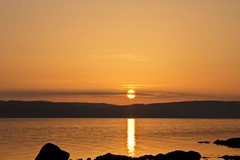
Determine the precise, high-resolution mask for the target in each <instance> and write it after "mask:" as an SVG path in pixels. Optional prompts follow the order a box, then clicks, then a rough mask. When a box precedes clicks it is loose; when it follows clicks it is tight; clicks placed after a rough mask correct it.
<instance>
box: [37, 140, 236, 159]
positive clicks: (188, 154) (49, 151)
mask: <svg viewBox="0 0 240 160" xmlns="http://www.w3.org/2000/svg"><path fill="white" fill-rule="evenodd" d="M198 143H206V144H209V143H210V142H209V141H200V142H198ZM213 143H214V144H216V145H224V146H228V147H231V148H240V138H230V139H227V140H216V141H214V142H213ZM69 157H70V154H69V153H68V152H66V151H64V150H62V149H60V148H59V147H58V146H57V145H55V144H52V143H47V144H45V145H44V146H43V147H42V148H41V150H40V152H39V154H38V155H37V157H36V158H35V160H68V159H69ZM201 158H203V159H208V158H211V157H202V155H201V154H200V153H199V152H196V151H181V150H176V151H172V152H169V153H166V154H162V153H159V154H157V155H144V156H140V157H130V156H124V155H115V154H111V153H107V154H105V155H100V156H97V157H96V158H95V159H94V160H200V159H201ZM218 158H222V159H224V160H240V156H235V155H234V156H229V155H224V156H221V157H218ZM70 160H71V159H70ZM78 160H82V159H78ZM87 160H91V158H87Z"/></svg>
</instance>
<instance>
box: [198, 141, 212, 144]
mask: <svg viewBox="0 0 240 160" xmlns="http://www.w3.org/2000/svg"><path fill="white" fill-rule="evenodd" d="M198 143H201V144H202V143H205V144H209V143H210V142H209V141H199V142H198Z"/></svg>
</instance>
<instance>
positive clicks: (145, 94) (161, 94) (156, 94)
mask: <svg viewBox="0 0 240 160" xmlns="http://www.w3.org/2000/svg"><path fill="white" fill-rule="evenodd" d="M126 94H127V91H123V90H119V91H118V90H115V91H111V90H94V91H39V90H35V91H33V90H31V91H30V90H29V91H1V92H0V98H1V97H9V98H16V97H29V98H34V97H55V96H56V97H58V96H60V97H64V96H79V97H81V96H82V97H103V96H104V97H115V96H126ZM136 95H137V96H138V97H142V98H161V99H162V98H173V99H175V98H184V97H185V98H186V99H187V98H189V97H196V98H197V97H198V98H200V97H201V98H208V99H209V98H211V97H212V98H216V97H214V96H211V95H206V94H198V93H186V92H185V93H184V92H171V91H144V90H136Z"/></svg>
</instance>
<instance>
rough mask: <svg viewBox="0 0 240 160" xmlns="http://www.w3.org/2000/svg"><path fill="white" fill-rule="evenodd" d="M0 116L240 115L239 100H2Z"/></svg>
mask: <svg viewBox="0 0 240 160" xmlns="http://www.w3.org/2000/svg"><path fill="white" fill-rule="evenodd" d="M0 118H240V101H189V102H171V103H154V104H133V105H123V106H120V105H112V104H104V103H68V102H47V101H0Z"/></svg>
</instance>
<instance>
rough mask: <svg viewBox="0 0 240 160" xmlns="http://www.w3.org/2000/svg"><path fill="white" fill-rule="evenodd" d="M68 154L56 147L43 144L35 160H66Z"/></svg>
mask: <svg viewBox="0 0 240 160" xmlns="http://www.w3.org/2000/svg"><path fill="white" fill-rule="evenodd" d="M69 156H70V154H69V153H68V152H66V151H63V150H61V149H60V148H59V147H58V146H57V145H55V144H51V143H47V144H45V145H44V146H43V147H42V148H41V150H40V152H39V154H38V155H37V157H36V158H35V160H68V158H69Z"/></svg>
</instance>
